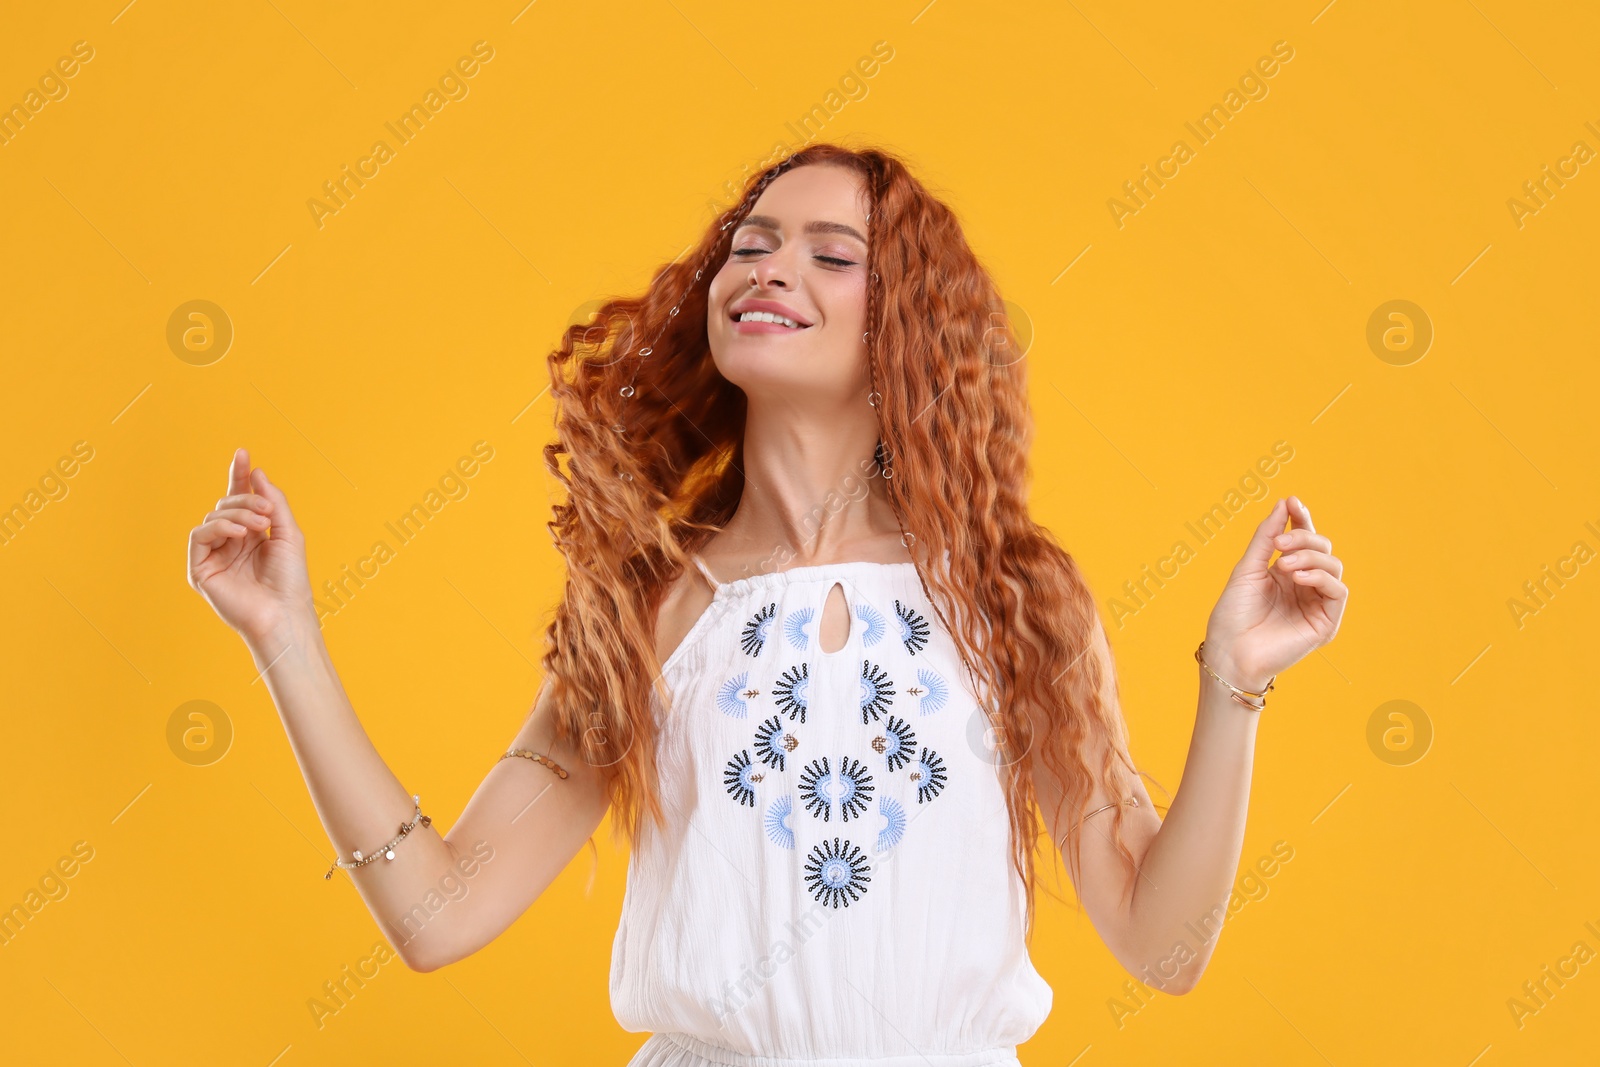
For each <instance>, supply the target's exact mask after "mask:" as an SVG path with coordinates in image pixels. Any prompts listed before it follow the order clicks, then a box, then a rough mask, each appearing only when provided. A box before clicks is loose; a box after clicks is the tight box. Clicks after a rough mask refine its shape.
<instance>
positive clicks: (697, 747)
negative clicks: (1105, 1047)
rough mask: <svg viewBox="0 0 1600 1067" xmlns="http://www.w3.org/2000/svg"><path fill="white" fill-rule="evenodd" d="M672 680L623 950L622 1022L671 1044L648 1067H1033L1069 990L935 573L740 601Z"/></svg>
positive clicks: (865, 565) (686, 656) (847, 579)
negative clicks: (832, 617) (833, 643)
mask: <svg viewBox="0 0 1600 1067" xmlns="http://www.w3.org/2000/svg"><path fill="white" fill-rule="evenodd" d="M695 562H696V563H697V565H698V566H699V567H700V569H701V571H702V572H704V573H705V575H706V577H707V579H708V580H709V581H711V582H712V583H713V584H714V585H716V583H717V580H716V578H715V576H714V575H712V574H711V572H710V570H709V569H708V568H707V567H706V565H705V563H704V562H703V561H701V560H700V559H699V558H698V557H696V558H695ZM834 585H839V586H840V587H841V588H842V590H843V593H844V596H845V598H846V601H847V604H848V607H849V617H850V619H851V629H850V635H849V638H848V639H847V640H846V642H845V644H844V646H843V647H842V648H840V649H839V650H838V651H836V652H832V653H829V652H824V651H822V649H821V647H820V646H819V643H818V636H817V635H818V630H819V624H820V621H821V618H822V610H823V604H824V601H825V599H826V597H827V596H828V594H829V591H830V590H831V589H832V587H833V586H834ZM663 669H664V678H665V681H666V683H667V685H668V687H669V689H670V691H671V692H672V693H673V695H674V706H673V714H672V715H671V716H668V717H667V718H666V719H665V720H664V721H661V726H660V731H659V736H658V744H659V749H658V759H659V764H660V787H661V801H662V805H663V810H664V811H665V813H666V815H667V820H668V828H667V829H665V830H664V831H657V830H655V829H654V828H653V827H652V826H651V825H650V823H649V821H648V819H647V820H646V821H645V825H644V832H643V833H642V835H641V837H640V839H639V840H638V841H637V842H636V845H635V848H634V851H633V854H632V858H631V860H630V863H629V867H628V876H627V886H626V891H625V895H624V898H623V903H622V918H621V922H620V924H619V925H618V928H617V934H616V940H615V942H614V944H613V948H612V955H611V1007H612V1010H613V1012H614V1013H615V1014H616V1017H617V1021H618V1022H619V1023H620V1024H621V1025H622V1027H623V1029H625V1030H630V1031H635V1032H638V1031H652V1032H653V1033H652V1036H651V1037H650V1038H649V1039H648V1040H647V1041H646V1042H645V1043H644V1046H643V1047H642V1048H641V1049H640V1050H639V1052H638V1053H637V1054H636V1055H635V1056H634V1057H633V1059H632V1060H631V1061H630V1062H629V1067H705V1065H708V1064H730V1065H751V1067H791V1065H793V1067H799V1065H800V1064H810V1063H814V1062H816V1061H818V1060H825V1061H827V1063H828V1064H829V1065H830V1067H854V1065H857V1064H860V1065H863V1067H929V1065H933V1067H977V1065H980V1064H996V1065H1012V1067H1020V1064H1019V1061H1018V1060H1017V1059H1016V1046H1017V1045H1018V1044H1019V1043H1021V1042H1023V1041H1026V1040H1027V1039H1028V1038H1029V1037H1031V1036H1032V1035H1033V1033H1034V1032H1035V1031H1036V1030H1037V1029H1038V1028H1039V1026H1040V1025H1041V1024H1042V1023H1043V1022H1044V1020H1045V1017H1046V1016H1047V1015H1049V1013H1050V1006H1051V1001H1052V991H1051V989H1050V986H1049V985H1048V984H1047V983H1046V982H1045V981H1044V979H1043V978H1042V977H1041V976H1040V975H1039V973H1038V971H1036V970H1035V969H1034V967H1033V964H1032V961H1031V960H1030V959H1029V957H1028V950H1027V945H1026V943H1025V941H1024V938H1023V929H1022V927H1023V910H1024V906H1025V897H1024V891H1023V886H1022V880H1021V879H1020V878H1019V877H1018V876H1017V874H1016V872H1015V870H1014V869H1013V868H1012V866H1011V857H1010V851H1009V848H1010V846H1009V840H1008V832H1009V824H1008V821H1007V814H1006V805H1005V796H1004V793H1003V790H1002V786H1001V781H1000V777H999V770H998V768H997V766H996V764H995V762H994V759H993V757H992V756H991V755H990V754H989V748H988V747H987V746H986V745H985V744H984V731H985V729H987V728H988V722H987V720H986V719H985V717H984V716H983V715H982V713H981V712H980V711H979V710H978V705H977V701H976V700H975V699H974V698H973V696H972V695H971V691H970V688H969V686H968V684H967V683H966V682H965V680H964V679H965V672H964V671H962V670H961V669H960V660H959V658H958V656H957V653H956V648H955V644H954V642H953V641H952V640H951V638H950V636H949V634H948V633H947V632H946V631H945V629H944V628H943V626H941V625H940V623H939V621H938V619H937V618H936V616H935V615H934V613H933V611H932V610H931V607H930V605H929V601H928V598H927V595H926V593H925V592H924V590H923V588H922V582H921V580H920V578H919V576H918V574H917V569H916V566H915V565H914V564H912V563H910V562H909V561H908V562H902V563H872V562H864V561H862V562H850V563H836V564H825V565H821V566H813V567H797V568H791V569H789V570H786V571H779V572H774V573H768V574H760V575H756V576H753V577H749V578H742V579H739V580H737V581H731V582H725V583H722V584H720V585H718V586H717V588H716V592H715V595H714V597H713V599H712V602H711V605H710V606H709V607H708V608H707V609H706V611H705V613H704V614H703V615H702V616H701V617H700V618H699V619H698V620H697V621H696V622H695V624H694V626H693V627H692V628H691V629H690V631H689V633H688V635H687V636H686V637H685V638H684V640H683V642H682V644H681V645H680V646H679V647H678V648H677V649H676V650H674V652H673V653H672V655H671V656H670V657H669V658H668V660H667V662H666V663H665V664H664V665H663ZM652 705H653V707H654V708H655V710H656V714H657V716H658V717H659V716H660V715H661V705H660V702H659V701H656V700H653V701H652Z"/></svg>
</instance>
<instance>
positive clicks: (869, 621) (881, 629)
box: [856, 604, 889, 648]
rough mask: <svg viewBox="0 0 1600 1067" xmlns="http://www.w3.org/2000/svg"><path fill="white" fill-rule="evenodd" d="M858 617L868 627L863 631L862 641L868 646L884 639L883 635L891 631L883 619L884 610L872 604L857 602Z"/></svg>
mask: <svg viewBox="0 0 1600 1067" xmlns="http://www.w3.org/2000/svg"><path fill="white" fill-rule="evenodd" d="M856 618H858V619H860V620H861V621H862V623H864V624H865V625H866V629H865V630H863V631H861V643H862V644H863V645H865V646H867V647H868V648H871V647H872V646H873V645H875V644H877V643H878V642H879V641H882V640H883V635H884V634H885V633H887V632H888V631H889V627H888V626H887V624H885V622H884V621H883V612H881V611H879V610H878V609H877V608H875V607H873V606H872V605H871V604H857V605H856Z"/></svg>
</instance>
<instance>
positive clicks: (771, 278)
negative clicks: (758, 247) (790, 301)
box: [750, 254, 789, 289]
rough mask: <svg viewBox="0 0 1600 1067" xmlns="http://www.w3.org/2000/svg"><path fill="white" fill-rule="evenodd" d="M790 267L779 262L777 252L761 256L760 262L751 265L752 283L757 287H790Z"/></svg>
mask: <svg viewBox="0 0 1600 1067" xmlns="http://www.w3.org/2000/svg"><path fill="white" fill-rule="evenodd" d="M788 273H789V271H788V268H786V267H785V266H784V265H783V264H782V263H780V262H778V257H777V256H776V255H775V254H769V255H765V256H762V257H761V261H760V262H759V263H755V264H752V265H751V267H750V284H751V285H752V286H753V287H755V288H757V289H765V288H767V287H769V286H770V287H772V288H774V289H787V288H789V281H788Z"/></svg>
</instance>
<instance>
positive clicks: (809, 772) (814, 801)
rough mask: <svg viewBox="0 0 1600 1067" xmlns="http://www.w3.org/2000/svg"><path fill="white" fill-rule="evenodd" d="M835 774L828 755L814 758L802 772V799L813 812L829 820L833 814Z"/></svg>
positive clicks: (808, 809) (807, 808)
mask: <svg viewBox="0 0 1600 1067" xmlns="http://www.w3.org/2000/svg"><path fill="white" fill-rule="evenodd" d="M832 785H833V774H832V772H831V771H829V770H828V757H827V756H823V757H822V758H821V759H814V760H812V761H811V762H810V763H808V764H806V767H805V770H803V771H801V772H800V801H801V803H802V804H804V805H805V809H806V810H807V811H809V812H810V813H811V814H813V815H815V816H818V817H819V818H821V819H822V821H823V822H827V821H828V819H829V818H830V817H831V816H832V814H833V800H832V795H831V794H832V792H833V790H832Z"/></svg>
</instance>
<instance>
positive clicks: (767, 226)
mask: <svg viewBox="0 0 1600 1067" xmlns="http://www.w3.org/2000/svg"><path fill="white" fill-rule="evenodd" d="M746 226H759V227H760V228H761V229H763V230H773V231H777V230H780V229H782V228H783V227H782V226H780V225H779V224H778V220H777V219H775V218H773V217H772V216H771V215H748V216H746V217H745V220H744V221H743V222H741V223H739V226H738V228H739V229H741V230H742V229H744V228H745V227H746ZM801 232H803V233H842V234H845V235H846V236H849V237H854V238H855V239H856V240H858V241H860V242H861V243H862V244H866V243H867V239H866V238H865V237H863V236H861V231H860V230H858V229H856V228H855V227H854V226H846V225H845V224H844V223H842V222H808V223H806V224H805V225H804V226H803V227H801Z"/></svg>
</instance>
